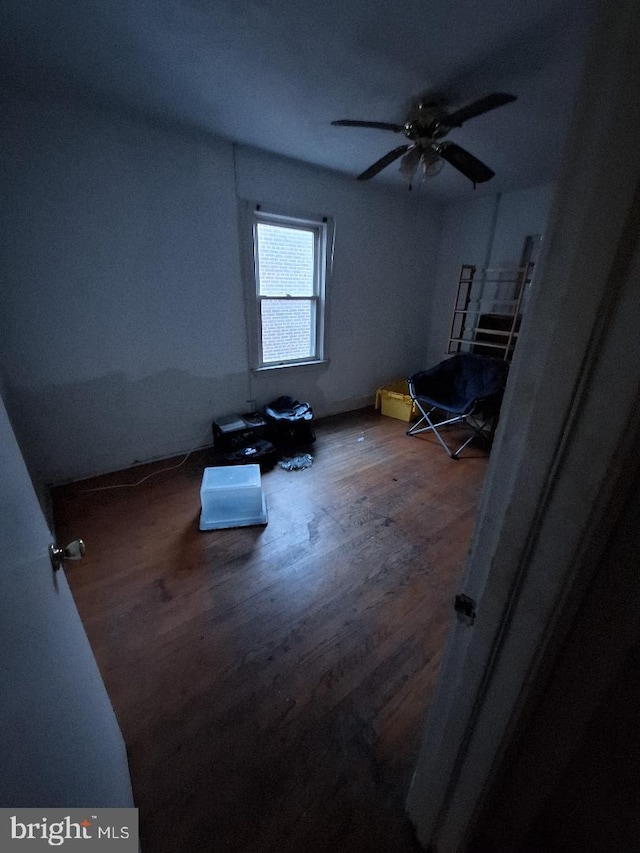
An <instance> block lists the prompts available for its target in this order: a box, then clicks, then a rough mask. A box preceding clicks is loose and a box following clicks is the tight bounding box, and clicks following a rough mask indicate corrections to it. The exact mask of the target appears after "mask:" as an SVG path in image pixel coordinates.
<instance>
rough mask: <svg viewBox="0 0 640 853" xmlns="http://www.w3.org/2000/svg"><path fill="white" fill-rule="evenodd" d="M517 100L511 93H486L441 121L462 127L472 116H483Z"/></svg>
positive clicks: (449, 125) (448, 125) (451, 125)
mask: <svg viewBox="0 0 640 853" xmlns="http://www.w3.org/2000/svg"><path fill="white" fill-rule="evenodd" d="M515 100H516V96H515V95H509V94H507V93H506V92H494V93H493V94H491V95H485V97H484V98H480V100H479V101H474V102H473V103H472V104H467V106H466V107H462V109H460V110H456V112H455V113H451V115H448V116H445V117H444V118H443V119H442V121H441V123H442V124H446V125H447V127H460V125H461V124H464V122H465V121H469V119H470V118H475V117H476V116H481V115H482V114H483V113H488V112H489V111H490V110H495V109H497V108H498V107H503V106H504V105H505V104H510V103H511V101H515Z"/></svg>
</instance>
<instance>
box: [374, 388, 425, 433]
mask: <svg viewBox="0 0 640 853" xmlns="http://www.w3.org/2000/svg"><path fill="white" fill-rule="evenodd" d="M376 409H380V410H381V412H382V414H383V415H386V416H387V417H389V418H397V419H398V420H399V421H405V423H409V421H412V420H413V419H414V418H415V417H416V415H417V413H418V412H417V409H416V406H415V403H414V402H413V400H412V399H411V397H410V396H409V383H408V382H407V380H406V379H396V380H394V381H393V382H389V383H388V384H386V385H383V386H382V388H378V390H377V391H376Z"/></svg>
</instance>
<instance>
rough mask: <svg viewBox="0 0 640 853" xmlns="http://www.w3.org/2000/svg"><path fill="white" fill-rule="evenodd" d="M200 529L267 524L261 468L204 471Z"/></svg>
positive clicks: (201, 489) (250, 466)
mask: <svg viewBox="0 0 640 853" xmlns="http://www.w3.org/2000/svg"><path fill="white" fill-rule="evenodd" d="M200 505H201V507H202V511H201V513H200V530H217V529H219V528H221V527H245V526H248V525H250V524H266V523H267V503H266V499H265V496H264V494H263V492H262V484H261V480H260V466H259V465H232V466H228V467H219V468H205V469H204V474H203V476H202V485H201V486H200Z"/></svg>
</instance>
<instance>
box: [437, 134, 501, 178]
mask: <svg viewBox="0 0 640 853" xmlns="http://www.w3.org/2000/svg"><path fill="white" fill-rule="evenodd" d="M433 147H434V148H435V150H436V152H437V153H438V154H439V155H440V156H441V157H442V159H443V160H446V161H447V163H450V164H451V165H452V166H453V167H454V168H455V169H457V170H458V171H459V172H462V174H463V175H464V176H465V178H469V180H470V181H473V183H474V184H482V183H484V181H490V180H491V178H492V177H493V176H494V175H495V172H494V171H493V169H490V168H489V167H488V166H485V164H484V163H482V162H481V161H480V160H478V158H477V157H474V156H473V154H469V152H468V151H465V150H464V148H460V146H459V145H456V144H455V142H442V143H440V144H439V145H434V146H433Z"/></svg>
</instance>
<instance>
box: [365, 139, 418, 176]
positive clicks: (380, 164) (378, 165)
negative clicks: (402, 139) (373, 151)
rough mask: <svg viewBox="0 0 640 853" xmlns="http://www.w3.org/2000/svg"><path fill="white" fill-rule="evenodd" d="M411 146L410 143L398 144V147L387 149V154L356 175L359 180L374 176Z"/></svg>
mask: <svg viewBox="0 0 640 853" xmlns="http://www.w3.org/2000/svg"><path fill="white" fill-rule="evenodd" d="M409 148H411V145H400V146H399V147H398V148H394V149H393V151H389V153H388V154H385V155H384V157H381V158H380V159H379V160H376V162H375V163H374V164H373V165H372V166H369V168H368V169H365V171H364V172H363V173H362V174H361V175H358V180H359V181H368V180H369V179H370V178H373V177H375V176H376V175H377V174H378V172H381V171H382V170H383V169H385V168H386V167H387V166H388V165H389V164H390V163H393V161H394V160H397V159H398V157H402V155H403V154H404V153H405V152H406V151H408V150H409Z"/></svg>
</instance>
